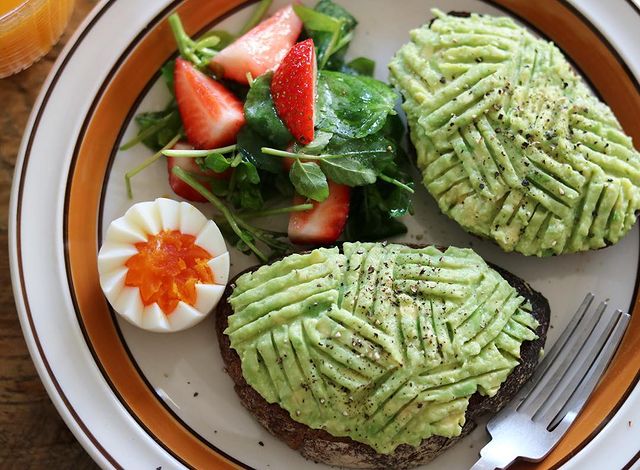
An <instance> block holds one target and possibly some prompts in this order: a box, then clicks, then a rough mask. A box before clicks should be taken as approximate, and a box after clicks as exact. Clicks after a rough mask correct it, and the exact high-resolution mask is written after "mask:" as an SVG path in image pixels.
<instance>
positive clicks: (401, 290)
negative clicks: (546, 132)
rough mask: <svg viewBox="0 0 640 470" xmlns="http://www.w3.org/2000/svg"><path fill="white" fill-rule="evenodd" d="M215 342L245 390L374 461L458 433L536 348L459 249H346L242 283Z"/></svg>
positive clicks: (512, 297) (528, 318) (526, 315)
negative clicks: (525, 350)
mask: <svg viewBox="0 0 640 470" xmlns="http://www.w3.org/2000/svg"><path fill="white" fill-rule="evenodd" d="M229 302H230V305H231V306H232V308H233V312H234V313H233V314H232V315H230V316H229V319H228V327H227V329H226V330H225V334H227V335H228V336H229V338H230V340H231V347H232V348H233V349H235V350H236V351H237V352H238V355H239V357H240V361H241V364H242V372H243V375H244V377H245V379H246V381H247V383H248V384H249V385H251V386H252V387H253V388H254V389H255V390H257V391H258V392H259V393H260V394H261V395H262V397H264V398H265V399H266V400H267V401H268V402H270V403H278V404H279V405H280V406H281V407H282V408H284V409H286V410H287V411H288V412H289V415H290V416H291V418H292V419H294V420H296V421H299V422H301V423H304V424H306V425H308V426H310V427H312V428H320V429H324V430H326V431H328V432H329V433H330V434H332V435H334V436H349V437H351V438H352V439H354V440H356V441H360V442H363V443H366V444H368V445H370V446H371V447H373V448H374V449H375V450H376V451H377V452H379V453H387V454H388V453H390V452H393V450H394V449H395V448H396V447H397V446H398V445H400V444H410V445H414V446H415V445H419V444H420V442H422V441H423V440H424V439H426V438H428V437H430V436H432V435H437V436H445V437H454V436H457V435H459V434H460V433H461V430H462V426H463V425H464V423H465V412H466V409H467V406H468V404H469V398H470V397H471V395H473V394H474V393H476V392H479V393H481V394H483V395H489V396H492V395H494V394H495V393H497V391H498V389H499V388H500V384H501V383H502V382H503V381H504V380H506V378H507V376H508V375H509V374H510V373H511V371H512V370H513V369H514V368H515V367H516V366H517V365H518V363H519V356H520V346H521V345H522V343H523V342H524V341H530V340H533V339H535V338H537V336H536V329H537V327H538V323H537V321H536V320H535V319H534V318H533V316H532V315H531V313H530V312H531V307H530V306H529V304H528V303H527V301H526V300H525V299H524V298H523V297H521V296H520V295H518V292H517V291H516V290H515V288H513V287H511V285H510V284H509V283H508V282H507V281H506V280H505V279H503V278H502V276H501V275H500V274H498V272H496V271H495V270H493V269H491V268H490V267H489V266H488V265H487V264H486V263H485V262H484V261H483V260H482V259H481V258H480V257H479V256H478V255H477V254H475V253H474V252H473V251H471V250H469V249H458V248H449V249H447V250H445V251H442V250H439V249H438V248H436V247H427V248H422V249H417V248H409V247H406V246H401V245H385V244H376V243H360V242H358V243H345V244H344V245H343V253H340V251H339V249H338V248H330V249H327V248H323V249H318V250H314V251H312V252H309V253H306V254H298V255H291V256H289V257H287V258H284V259H282V260H281V261H278V262H276V263H274V264H272V265H267V266H262V267H261V268H259V269H258V270H256V271H254V272H252V273H247V274H244V275H242V276H240V277H239V278H238V279H237V281H236V286H235V289H234V291H233V293H232V294H231V296H230V298H229Z"/></svg>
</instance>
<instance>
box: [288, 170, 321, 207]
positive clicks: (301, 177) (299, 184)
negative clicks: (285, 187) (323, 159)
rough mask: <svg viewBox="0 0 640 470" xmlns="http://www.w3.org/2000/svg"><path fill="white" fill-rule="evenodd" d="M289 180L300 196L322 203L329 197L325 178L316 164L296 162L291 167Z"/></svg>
mask: <svg viewBox="0 0 640 470" xmlns="http://www.w3.org/2000/svg"><path fill="white" fill-rule="evenodd" d="M289 178H290V179H291V183H292V184H293V187H294V188H296V191H297V192H298V194H300V195H301V196H304V197H307V198H309V199H313V200H314V201H318V202H322V201H324V200H325V199H327V198H328V197H329V184H328V183H327V177H326V176H325V174H324V173H323V172H322V170H321V169H320V167H319V166H318V164H317V163H314V162H301V161H300V160H296V161H295V162H293V165H291V170H290V171H289Z"/></svg>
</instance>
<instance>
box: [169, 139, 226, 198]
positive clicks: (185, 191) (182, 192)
mask: <svg viewBox="0 0 640 470" xmlns="http://www.w3.org/2000/svg"><path fill="white" fill-rule="evenodd" d="M173 148H174V149H175V150H193V145H191V144H189V143H187V142H178V143H177V144H176V145H174V146H173ZM166 158H167V171H168V172H169V185H171V189H173V192H174V193H176V194H177V195H178V196H180V197H182V198H184V199H188V200H189V201H193V202H207V199H206V198H205V197H204V196H202V195H201V194H200V193H199V192H198V191H196V190H195V189H193V188H192V187H191V186H189V185H188V184H187V183H185V182H184V181H182V180H181V179H180V178H178V177H177V176H176V175H174V174H173V171H172V170H173V167H174V166H177V167H179V168H182V169H183V170H184V171H187V172H189V173H191V174H192V175H194V176H195V177H196V178H198V179H201V180H203V181H206V178H215V179H228V178H229V177H230V176H231V169H229V170H227V171H225V172H223V173H216V172H213V171H203V170H202V168H200V167H199V166H198V164H197V163H196V161H195V159H194V158H186V157H166Z"/></svg>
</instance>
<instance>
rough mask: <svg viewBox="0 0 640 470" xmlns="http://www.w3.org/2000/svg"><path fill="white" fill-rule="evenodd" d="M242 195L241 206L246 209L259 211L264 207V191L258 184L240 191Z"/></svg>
mask: <svg viewBox="0 0 640 470" xmlns="http://www.w3.org/2000/svg"><path fill="white" fill-rule="evenodd" d="M238 194H239V195H240V204H239V205H240V208H241V209H246V210H252V211H257V210H260V209H262V206H263V205H264V201H263V199H262V193H261V192H260V188H258V187H257V186H251V187H248V188H245V189H243V190H242V191H240V192H239V193H238Z"/></svg>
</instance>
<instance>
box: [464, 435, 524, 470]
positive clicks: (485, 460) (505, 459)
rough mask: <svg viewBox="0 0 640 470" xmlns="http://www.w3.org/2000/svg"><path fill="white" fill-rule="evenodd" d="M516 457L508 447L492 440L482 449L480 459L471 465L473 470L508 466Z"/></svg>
mask: <svg viewBox="0 0 640 470" xmlns="http://www.w3.org/2000/svg"><path fill="white" fill-rule="evenodd" d="M516 458H517V457H516V456H514V455H513V454H511V453H510V452H509V451H508V450H507V449H504V446H500V445H499V444H498V443H497V442H496V441H495V440H491V441H489V442H488V443H487V445H485V446H484V447H483V448H482V449H480V459H479V460H478V461H477V462H476V463H475V464H474V465H473V467H471V470H495V469H496V468H500V469H503V468H507V467H508V466H509V465H511V464H512V463H513V461H514V460H515V459H516Z"/></svg>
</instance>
